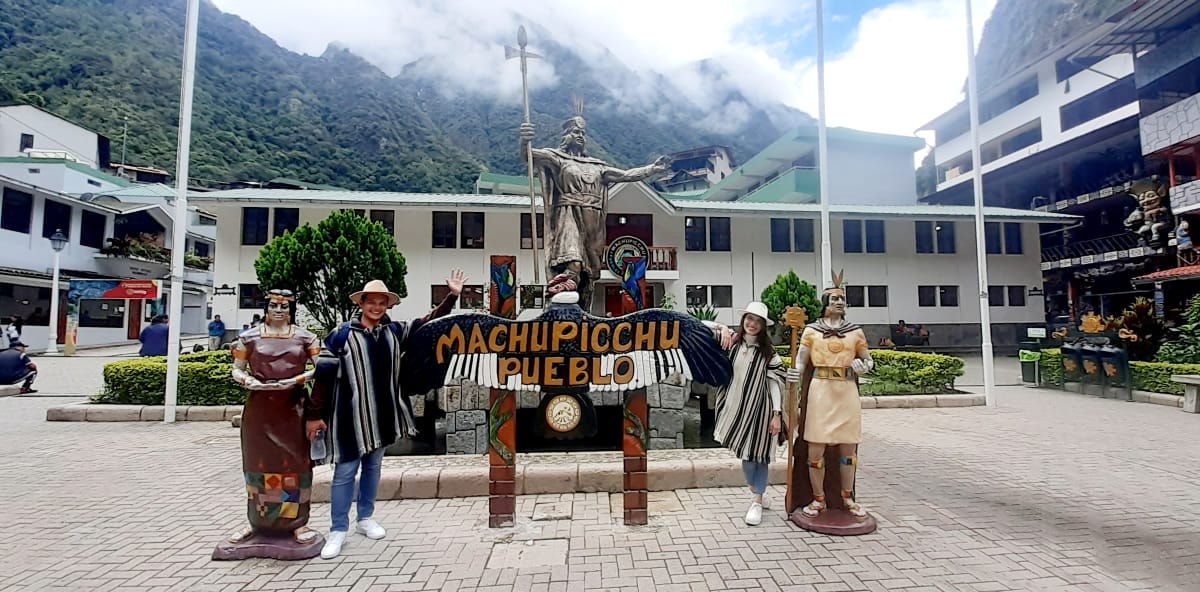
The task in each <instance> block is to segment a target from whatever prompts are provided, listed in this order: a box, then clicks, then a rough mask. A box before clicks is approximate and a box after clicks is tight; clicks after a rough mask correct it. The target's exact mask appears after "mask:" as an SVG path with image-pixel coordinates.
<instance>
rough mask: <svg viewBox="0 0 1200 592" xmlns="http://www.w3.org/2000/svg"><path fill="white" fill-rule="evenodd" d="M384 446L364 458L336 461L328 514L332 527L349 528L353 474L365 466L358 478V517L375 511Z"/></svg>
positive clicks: (365, 516) (332, 528) (345, 529)
mask: <svg viewBox="0 0 1200 592" xmlns="http://www.w3.org/2000/svg"><path fill="white" fill-rule="evenodd" d="M383 452H384V449H383V448H379V449H377V450H375V451H373V452H371V453H370V454H367V455H366V456H363V457H362V458H357V459H354V460H351V461H347V462H340V463H336V464H335V465H334V466H333V484H332V485H331V486H330V488H329V518H330V520H331V521H332V522H333V526H331V527H330V529H329V530H331V531H341V532H346V531H348V530H350V500H351V499H352V498H353V497H354V475H355V474H356V473H358V467H359V466H360V465H361V466H362V476H361V477H360V478H359V480H358V519H359V520H365V519H367V518H370V517H371V514H373V513H374V512H375V494H376V493H377V492H378V490H379V468H380V466H381V465H382V464H383Z"/></svg>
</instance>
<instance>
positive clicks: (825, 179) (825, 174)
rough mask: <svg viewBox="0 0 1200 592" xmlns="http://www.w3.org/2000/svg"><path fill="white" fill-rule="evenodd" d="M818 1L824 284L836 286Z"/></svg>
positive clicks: (820, 0)
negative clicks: (834, 284)
mask: <svg viewBox="0 0 1200 592" xmlns="http://www.w3.org/2000/svg"><path fill="white" fill-rule="evenodd" d="M822 4H824V0H817V176H818V178H819V179H820V192H821V195H820V199H821V285H822V286H824V287H826V288H829V287H832V286H833V247H832V246H831V243H830V241H829V158H828V155H829V138H828V136H827V135H826V132H825V15H824V10H823V7H822Z"/></svg>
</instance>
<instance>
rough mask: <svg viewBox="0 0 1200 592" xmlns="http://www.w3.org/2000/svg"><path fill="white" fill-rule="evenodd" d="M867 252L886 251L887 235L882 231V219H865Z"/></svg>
mask: <svg viewBox="0 0 1200 592" xmlns="http://www.w3.org/2000/svg"><path fill="white" fill-rule="evenodd" d="M866 226H867V231H866V236H867V252H868V253H884V252H887V237H886V236H885V235H884V232H883V220H867V222H866Z"/></svg>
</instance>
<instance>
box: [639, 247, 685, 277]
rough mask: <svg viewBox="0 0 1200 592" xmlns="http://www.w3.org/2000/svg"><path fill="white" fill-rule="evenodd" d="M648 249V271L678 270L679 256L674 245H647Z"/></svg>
mask: <svg viewBox="0 0 1200 592" xmlns="http://www.w3.org/2000/svg"><path fill="white" fill-rule="evenodd" d="M648 248H649V250H650V263H649V264H648V265H647V267H646V268H647V269H648V270H649V271H679V257H678V255H677V253H676V249H675V247H648Z"/></svg>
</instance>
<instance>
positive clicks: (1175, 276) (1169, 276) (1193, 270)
mask: <svg viewBox="0 0 1200 592" xmlns="http://www.w3.org/2000/svg"><path fill="white" fill-rule="evenodd" d="M1195 279H1200V265H1184V266H1182V267H1175V268H1172V269H1164V270H1162V271H1156V272H1154V273H1148V274H1146V275H1143V276H1138V277H1135V278H1133V283H1135V284H1149V283H1154V282H1174V281H1179V280H1195Z"/></svg>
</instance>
